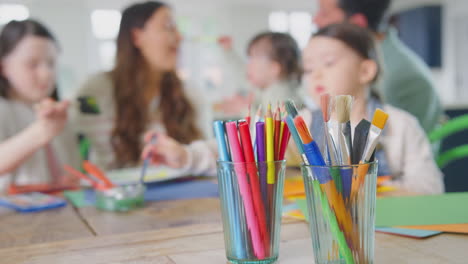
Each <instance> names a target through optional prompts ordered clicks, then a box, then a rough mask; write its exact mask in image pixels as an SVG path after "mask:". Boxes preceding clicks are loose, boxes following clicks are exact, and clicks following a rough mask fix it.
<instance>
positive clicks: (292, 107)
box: [286, 100, 298, 118]
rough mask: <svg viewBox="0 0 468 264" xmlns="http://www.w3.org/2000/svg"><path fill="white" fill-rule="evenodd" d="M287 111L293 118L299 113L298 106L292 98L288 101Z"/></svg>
mask: <svg viewBox="0 0 468 264" xmlns="http://www.w3.org/2000/svg"><path fill="white" fill-rule="evenodd" d="M286 111H287V112H288V114H289V115H290V116H291V117H292V118H295V117H296V116H297V115H298V113H297V108H296V106H295V105H294V102H293V101H292V100H287V101H286Z"/></svg>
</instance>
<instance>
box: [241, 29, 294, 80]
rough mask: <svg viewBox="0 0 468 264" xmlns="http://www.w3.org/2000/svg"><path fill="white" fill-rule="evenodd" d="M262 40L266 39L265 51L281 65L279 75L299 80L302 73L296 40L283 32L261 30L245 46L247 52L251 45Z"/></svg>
mask: <svg viewBox="0 0 468 264" xmlns="http://www.w3.org/2000/svg"><path fill="white" fill-rule="evenodd" d="M262 41H267V43H268V46H269V47H267V48H266V53H267V54H268V56H269V57H270V58H271V59H272V60H273V61H275V62H277V63H279V65H280V67H281V76H282V77H283V78H284V79H288V80H298V81H300V79H301V75H302V68H301V52H300V50H299V47H298V46H297V43H296V41H295V40H294V39H293V38H292V37H291V36H290V35H289V34H285V33H278V32H262V33H260V34H258V35H256V36H255V37H254V38H253V39H252V40H251V41H250V42H249V45H248V46H247V53H248V54H249V53H250V51H251V49H252V47H253V46H254V45H256V44H258V43H260V42H262Z"/></svg>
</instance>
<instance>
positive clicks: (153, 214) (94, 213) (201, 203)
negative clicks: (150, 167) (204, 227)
mask: <svg viewBox="0 0 468 264" xmlns="http://www.w3.org/2000/svg"><path fill="white" fill-rule="evenodd" d="M79 211H80V214H81V215H82V216H83V218H84V219H86V221H87V223H88V224H89V225H90V226H91V228H92V229H93V230H94V232H96V234H97V235H98V236H101V235H115V234H124V233H130V232H142V231H149V230H155V229H162V228H171V227H178V226H186V225H197V224H207V223H221V209H220V202H219V200H218V199H214V198H208V199H195V200H178V201H163V202H153V203H148V204H147V205H146V207H145V208H142V209H139V210H135V211H132V212H128V213H115V212H105V211H100V210H98V209H96V208H93V207H85V208H81V209H79Z"/></svg>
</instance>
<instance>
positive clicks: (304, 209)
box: [296, 199, 309, 222]
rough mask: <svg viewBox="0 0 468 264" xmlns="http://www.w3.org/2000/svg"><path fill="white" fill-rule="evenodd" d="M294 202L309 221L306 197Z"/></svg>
mask: <svg viewBox="0 0 468 264" xmlns="http://www.w3.org/2000/svg"><path fill="white" fill-rule="evenodd" d="M296 204H297V206H298V207H299V210H301V212H302V214H303V215H304V216H305V219H306V221H307V222H309V213H308V211H307V200H306V199H297V200H296Z"/></svg>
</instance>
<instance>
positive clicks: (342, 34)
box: [312, 23, 382, 101]
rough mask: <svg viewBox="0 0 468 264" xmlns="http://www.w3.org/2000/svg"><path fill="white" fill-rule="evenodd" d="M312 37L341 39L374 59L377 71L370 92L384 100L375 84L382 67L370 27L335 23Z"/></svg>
mask: <svg viewBox="0 0 468 264" xmlns="http://www.w3.org/2000/svg"><path fill="white" fill-rule="evenodd" d="M312 37H328V38H333V39H336V40H339V41H341V42H342V43H344V44H345V45H346V46H348V47H349V48H351V49H352V50H353V51H354V52H356V54H358V55H359V56H360V57H362V58H364V59H368V60H373V61H374V62H375V63H376V64H377V73H376V75H375V77H374V80H373V84H374V85H372V86H371V91H370V92H371V96H373V97H375V98H377V99H378V100H380V101H382V97H381V96H380V93H379V92H378V90H377V88H376V86H375V84H376V82H377V80H378V78H379V75H380V74H381V71H382V69H381V67H380V64H379V57H378V55H377V50H376V46H375V40H374V38H373V36H372V33H371V32H370V31H369V30H368V29H366V28H362V27H359V26H357V25H354V24H349V23H341V24H333V25H329V26H327V27H324V28H322V29H320V30H319V31H317V33H315V34H314V35H313V36H312Z"/></svg>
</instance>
